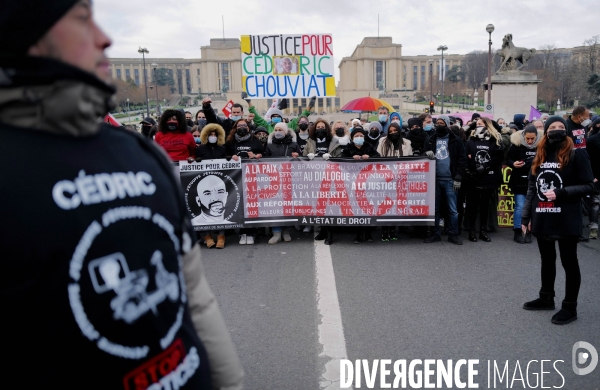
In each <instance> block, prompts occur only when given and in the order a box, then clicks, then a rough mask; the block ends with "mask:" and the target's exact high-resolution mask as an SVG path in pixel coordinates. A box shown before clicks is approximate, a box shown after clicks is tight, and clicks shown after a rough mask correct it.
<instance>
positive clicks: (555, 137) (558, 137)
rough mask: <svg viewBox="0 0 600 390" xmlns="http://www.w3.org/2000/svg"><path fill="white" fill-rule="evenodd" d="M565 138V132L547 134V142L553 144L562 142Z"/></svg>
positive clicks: (557, 131) (555, 131) (558, 131)
mask: <svg viewBox="0 0 600 390" xmlns="http://www.w3.org/2000/svg"><path fill="white" fill-rule="evenodd" d="M565 138H567V130H553V131H551V132H548V141H549V142H550V144H555V143H559V142H562V141H564V139H565Z"/></svg>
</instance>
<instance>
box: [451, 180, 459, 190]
mask: <svg viewBox="0 0 600 390" xmlns="http://www.w3.org/2000/svg"><path fill="white" fill-rule="evenodd" d="M452 189H453V190H454V192H458V190H460V182H459V181H456V180H454V183H453V184H452Z"/></svg>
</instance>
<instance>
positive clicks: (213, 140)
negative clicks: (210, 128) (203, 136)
mask: <svg viewBox="0 0 600 390" xmlns="http://www.w3.org/2000/svg"><path fill="white" fill-rule="evenodd" d="M208 142H210V143H211V144H216V143H217V136H216V135H210V136H208Z"/></svg>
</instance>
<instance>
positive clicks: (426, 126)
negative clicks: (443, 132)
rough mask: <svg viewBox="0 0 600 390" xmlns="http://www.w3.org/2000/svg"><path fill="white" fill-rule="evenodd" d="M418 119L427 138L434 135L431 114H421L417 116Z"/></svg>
mask: <svg viewBox="0 0 600 390" xmlns="http://www.w3.org/2000/svg"><path fill="white" fill-rule="evenodd" d="M418 118H419V119H420V120H421V122H422V123H423V130H424V131H425V133H426V134H427V136H429V137H430V136H431V135H433V133H434V130H435V126H434V125H433V118H432V117H431V114H427V113H423V114H420V115H419V116H418Z"/></svg>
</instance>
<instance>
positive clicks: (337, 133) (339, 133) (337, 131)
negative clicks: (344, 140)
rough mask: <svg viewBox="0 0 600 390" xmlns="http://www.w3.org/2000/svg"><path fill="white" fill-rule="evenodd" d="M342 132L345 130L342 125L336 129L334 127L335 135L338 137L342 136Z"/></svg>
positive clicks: (344, 132)
mask: <svg viewBox="0 0 600 390" xmlns="http://www.w3.org/2000/svg"><path fill="white" fill-rule="evenodd" d="M344 134H346V131H345V130H344V128H343V127H338V128H337V129H335V135H337V136H338V137H343V136H344Z"/></svg>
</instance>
